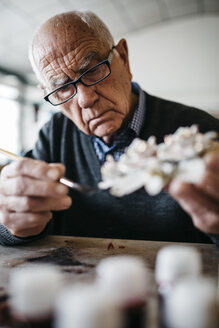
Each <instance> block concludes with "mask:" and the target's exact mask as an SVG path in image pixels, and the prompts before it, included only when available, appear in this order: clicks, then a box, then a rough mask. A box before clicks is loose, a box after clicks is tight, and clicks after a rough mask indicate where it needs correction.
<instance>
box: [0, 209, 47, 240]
mask: <svg viewBox="0 0 219 328" xmlns="http://www.w3.org/2000/svg"><path fill="white" fill-rule="evenodd" d="M51 218H52V213H51V212H49V211H48V212H40V213H18V212H8V211H0V223H1V224H2V225H4V226H5V227H6V228H7V229H8V230H9V231H10V232H11V233H12V234H13V235H15V236H18V237H27V236H30V235H37V234H39V233H40V232H42V231H43V229H44V228H45V227H46V225H47V223H48V222H49V221H50V220H51Z"/></svg>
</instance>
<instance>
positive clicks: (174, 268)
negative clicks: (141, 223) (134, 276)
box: [155, 245, 202, 328]
mask: <svg viewBox="0 0 219 328" xmlns="http://www.w3.org/2000/svg"><path fill="white" fill-rule="evenodd" d="M201 271H202V261H201V255H200V253H199V252H198V251H197V250H196V249H195V248H194V247H192V246H191V247H190V246H181V245H170V246H166V247H163V248H162V249H161V250H160V251H159V252H158V254H157V258H156V265H155V280H156V283H157V288H158V297H159V317H160V318H159V321H160V327H162V328H167V327H168V326H167V324H166V320H165V302H166V299H167V298H168V296H169V293H170V292H171V290H172V288H173V287H174V285H175V284H176V282H177V281H179V280H180V279H182V278H184V277H197V276H198V275H200V273H201Z"/></svg>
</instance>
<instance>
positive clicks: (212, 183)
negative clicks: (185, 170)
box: [196, 171, 219, 201]
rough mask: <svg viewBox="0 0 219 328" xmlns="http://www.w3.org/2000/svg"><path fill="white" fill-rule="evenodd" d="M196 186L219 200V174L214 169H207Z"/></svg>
mask: <svg viewBox="0 0 219 328" xmlns="http://www.w3.org/2000/svg"><path fill="white" fill-rule="evenodd" d="M196 187H197V188H198V189H199V190H200V191H202V192H203V193H204V194H206V195H208V196H210V197H212V198H213V199H215V200H217V201H219V174H216V173H214V172H212V171H206V172H205V173H204V174H203V175H202V177H201V179H200V181H199V182H198V183H197V184H196Z"/></svg>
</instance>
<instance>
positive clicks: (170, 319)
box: [165, 276, 219, 328]
mask: <svg viewBox="0 0 219 328" xmlns="http://www.w3.org/2000/svg"><path fill="white" fill-rule="evenodd" d="M165 312H166V313H165V317H166V321H167V324H168V326H169V327H170V328H188V327H192V328H218V327H219V302H218V299H217V286H216V282H215V281H213V280H212V279H210V278H208V277H201V276H200V277H196V278H194V277H193V278H185V279H182V280H180V281H179V282H178V283H177V284H176V285H175V286H174V288H173V290H172V291H171V293H170V295H169V297H168V299H167V302H166V307H165Z"/></svg>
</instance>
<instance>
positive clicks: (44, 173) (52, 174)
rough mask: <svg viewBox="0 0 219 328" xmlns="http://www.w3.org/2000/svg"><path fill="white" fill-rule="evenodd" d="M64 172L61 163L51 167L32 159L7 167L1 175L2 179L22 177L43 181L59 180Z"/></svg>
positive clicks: (23, 159) (19, 161)
mask: <svg viewBox="0 0 219 328" xmlns="http://www.w3.org/2000/svg"><path fill="white" fill-rule="evenodd" d="M64 172H65V167H64V166H63V165H62V164H60V163H58V164H53V165H51V164H48V163H46V162H43V161H39V160H35V159H31V158H22V159H21V160H17V161H14V162H12V163H11V164H9V165H7V166H5V167H4V168H3V170H2V173H1V179H2V180H5V179H8V178H13V177H16V176H19V175H22V176H29V177H32V178H36V179H41V180H58V179H60V178H61V177H62V176H63V175H64Z"/></svg>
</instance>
